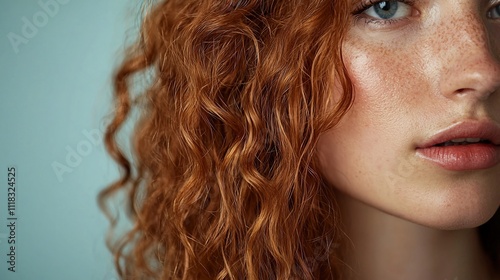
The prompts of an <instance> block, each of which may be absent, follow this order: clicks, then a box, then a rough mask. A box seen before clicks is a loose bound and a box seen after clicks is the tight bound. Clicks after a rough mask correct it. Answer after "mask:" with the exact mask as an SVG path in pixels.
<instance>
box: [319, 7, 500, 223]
mask: <svg viewBox="0 0 500 280" xmlns="http://www.w3.org/2000/svg"><path fill="white" fill-rule="evenodd" d="M363 2H367V5H368V6H365V7H363V6H360V7H358V8H359V9H357V11H355V12H353V22H352V24H351V27H350V30H349V31H348V33H347V37H346V39H345V42H344V45H343V55H344V59H345V63H346V67H347V69H348V73H349V76H350V78H351V80H352V81H353V84H354V89H355V90H354V96H355V101H354V103H353V106H352V108H351V109H350V110H349V111H348V113H347V114H346V115H345V117H344V118H343V119H342V120H341V122H340V123H339V125H338V126H336V127H335V128H333V129H332V130H330V131H328V132H327V133H325V134H323V135H322V136H321V138H320V141H319V143H318V156H319V159H320V163H321V167H322V172H323V174H324V176H325V177H326V179H327V180H328V181H329V183H331V184H332V185H333V186H334V187H336V188H337V189H338V190H340V191H342V192H344V193H346V194H348V195H349V196H351V197H353V198H355V199H357V200H360V201H362V202H364V203H366V204H368V205H371V206H373V207H375V208H378V209H380V210H382V211H385V212H388V213H390V214H393V215H395V216H398V217H402V218H405V219H407V220H410V221H413V222H416V223H419V224H423V225H427V226H431V227H436V228H443V229H457V228H468V227H475V226H478V225H480V224H482V223H484V222H486V221H487V220H488V219H489V218H490V217H491V216H492V215H493V214H494V213H495V211H496V210H497V209H498V207H499V203H500V163H499V162H500V145H498V144H500V1H497V0H490V1H488V0H415V1H414V0H411V1H385V2H379V3H378V4H375V5H372V6H370V4H369V2H370V1H356V3H355V4H354V5H355V7H356V5H361V4H363ZM464 138H469V139H464ZM474 138H480V139H481V141H480V142H478V143H475V142H477V141H478V140H479V139H474ZM451 140H454V141H455V142H460V143H451V142H449V141H451ZM483 142H485V143H483ZM445 143H446V144H445ZM492 143H495V144H496V145H495V144H492Z"/></svg>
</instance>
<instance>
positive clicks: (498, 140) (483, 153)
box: [416, 121, 500, 171]
mask: <svg viewBox="0 0 500 280" xmlns="http://www.w3.org/2000/svg"><path fill="white" fill-rule="evenodd" d="M460 138H481V139H487V140H489V141H490V142H491V143H474V144H467V145H455V146H437V145H438V144H441V143H444V142H447V141H451V140H453V139H460ZM416 150H417V154H418V155H419V156H421V157H422V158H424V159H427V160H430V161H431V162H433V163H435V164H437V165H439V166H441V167H442V168H444V169H447V170H452V171H467V170H479V169H487V168H491V167H493V166H495V165H497V164H498V163H500V127H499V126H497V125H496V124H495V123H493V122H492V121H464V122H460V123H456V124H453V125H451V126H449V127H447V128H445V129H443V130H441V131H438V132H437V133H436V134H434V135H433V136H431V137H430V138H429V139H427V140H426V141H424V142H423V143H422V144H421V145H419V146H417V149H416Z"/></svg>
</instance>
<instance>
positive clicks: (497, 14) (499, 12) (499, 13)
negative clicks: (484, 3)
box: [488, 5, 500, 19]
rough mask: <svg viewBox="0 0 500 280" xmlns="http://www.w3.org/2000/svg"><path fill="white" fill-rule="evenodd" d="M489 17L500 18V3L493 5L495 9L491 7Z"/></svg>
mask: <svg viewBox="0 0 500 280" xmlns="http://www.w3.org/2000/svg"><path fill="white" fill-rule="evenodd" d="M488 17H490V18H493V19H499V18H500V5H497V6H495V7H493V9H491V10H490V11H489V12H488Z"/></svg>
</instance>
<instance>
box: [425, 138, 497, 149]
mask: <svg viewBox="0 0 500 280" xmlns="http://www.w3.org/2000/svg"><path fill="white" fill-rule="evenodd" d="M474 144H487V145H488V144H489V145H494V144H493V142H491V140H489V139H481V138H458V139H453V140H450V141H446V142H442V143H439V144H436V145H434V147H448V146H463V145H474Z"/></svg>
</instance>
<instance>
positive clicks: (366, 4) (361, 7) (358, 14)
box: [352, 0, 415, 25]
mask: <svg viewBox="0 0 500 280" xmlns="http://www.w3.org/2000/svg"><path fill="white" fill-rule="evenodd" d="M380 2H385V1H381V0H365V1H363V2H361V3H359V4H357V5H356V7H355V8H354V11H353V13H352V14H353V16H354V19H355V20H356V21H358V20H363V21H364V24H376V25H385V24H394V23H398V22H400V21H403V20H406V18H398V19H377V18H372V17H369V16H364V15H363V12H364V11H366V10H368V9H369V8H370V7H372V6H373V5H375V4H378V3H380ZM398 2H401V3H404V4H406V5H408V6H410V7H413V4H414V2H415V0H399V1H398Z"/></svg>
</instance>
